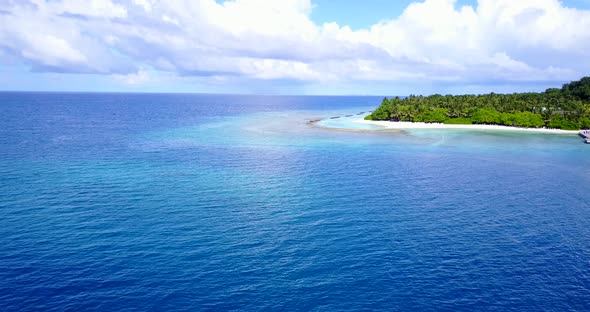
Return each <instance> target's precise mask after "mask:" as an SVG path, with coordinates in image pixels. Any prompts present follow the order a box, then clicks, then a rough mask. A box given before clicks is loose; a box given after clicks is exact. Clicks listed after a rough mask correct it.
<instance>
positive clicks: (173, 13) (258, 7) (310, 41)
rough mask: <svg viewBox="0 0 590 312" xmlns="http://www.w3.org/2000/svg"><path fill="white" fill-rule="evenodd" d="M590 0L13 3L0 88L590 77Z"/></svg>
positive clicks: (173, 88)
mask: <svg viewBox="0 0 590 312" xmlns="http://www.w3.org/2000/svg"><path fill="white" fill-rule="evenodd" d="M588 29H590V0H567V1H566V0H564V1H558V0H424V1H411V0H399V1H392V0H371V1H358V0H338V1H335V0H231V1H221V0H218V1H215V0H166V1H164V0H86V1H82V0H0V90H12V91H74V92H78V91H83V92H84V91H89V92H187V93H223V94H302V95H308V94H309V95H312V94H313V95H324V94H325V95H408V94H433V93H442V94H448V93H453V94H463V93H485V92H496V93H509V92H522V91H542V90H544V89H546V88H549V87H558V86H560V85H561V84H563V83H565V82H568V81H571V80H577V79H579V78H581V77H583V76H590V31H588Z"/></svg>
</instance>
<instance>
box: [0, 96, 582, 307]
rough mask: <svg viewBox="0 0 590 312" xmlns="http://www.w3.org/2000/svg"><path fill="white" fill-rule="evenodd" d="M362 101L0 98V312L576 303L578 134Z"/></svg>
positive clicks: (579, 234)
mask: <svg viewBox="0 0 590 312" xmlns="http://www.w3.org/2000/svg"><path fill="white" fill-rule="evenodd" d="M379 102H380V98H378V97H271V96H214V95H154V94H144V95H139V94H55V93H53V94H52V93H49V94H44V93H0V246H1V247H0V311H99V310H100V311H105V310H106V311H198V310H205V311H206V310H221V311H225V310H241V311H252V310H265V311H275V310H302V311H308V310H315V311H359V310H382V311H413V310H424V311H585V310H586V311H587V310H588V309H590V243H589V242H590V157H589V155H590V146H587V145H584V144H582V143H581V139H580V138H578V137H576V136H575V135H565V136H562V135H543V134H521V133H512V132H510V133H494V132H467V131H415V132H411V133H365V132H341V131H334V130H326V129H320V128H317V127H312V126H309V125H307V124H306V121H307V120H310V119H314V118H317V117H329V116H333V115H335V114H344V113H358V112H360V111H363V110H366V109H369V108H373V107H375V106H376V105H378V104H379Z"/></svg>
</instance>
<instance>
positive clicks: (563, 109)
mask: <svg viewBox="0 0 590 312" xmlns="http://www.w3.org/2000/svg"><path fill="white" fill-rule="evenodd" d="M365 119H367V120H390V121H411V122H427V123H446V124H488V125H505V126H514V127H525V128H542V127H546V128H555V129H564V130H579V129H590V77H584V78H582V79H580V80H579V81H574V82H571V83H567V84H565V85H563V87H562V88H561V89H558V88H552V89H547V90H546V91H545V92H542V93H514V94H495V93H490V94H484V95H440V94H435V95H431V96H416V95H410V96H408V97H405V98H400V97H395V98H385V99H383V102H382V103H381V106H379V107H378V108H377V109H376V110H375V111H373V113H372V114H371V115H369V116H367V117H366V118H365Z"/></svg>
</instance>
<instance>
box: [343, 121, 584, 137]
mask: <svg viewBox="0 0 590 312" xmlns="http://www.w3.org/2000/svg"><path fill="white" fill-rule="evenodd" d="M352 122H356V123H363V124H370V125H375V126H381V127H384V128H387V129H398V130H411V129H464V130H486V131H487V130H494V131H527V132H538V133H553V134H577V133H578V132H579V131H576V130H561V129H545V128H517V127H508V126H496V125H447V124H441V123H423V122H404V121H401V122H393V121H376V120H364V119H361V118H358V119H355V120H353V121H352Z"/></svg>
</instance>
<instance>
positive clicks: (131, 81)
mask: <svg viewBox="0 0 590 312" xmlns="http://www.w3.org/2000/svg"><path fill="white" fill-rule="evenodd" d="M113 77H114V78H115V79H117V80H119V81H121V82H123V83H125V84H128V85H141V84H144V83H146V82H148V81H150V80H151V77H150V74H149V72H148V71H147V70H145V69H140V70H138V71H137V72H135V73H130V74H127V75H121V74H117V75H113Z"/></svg>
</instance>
